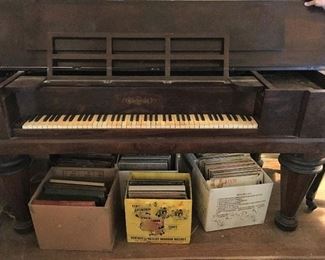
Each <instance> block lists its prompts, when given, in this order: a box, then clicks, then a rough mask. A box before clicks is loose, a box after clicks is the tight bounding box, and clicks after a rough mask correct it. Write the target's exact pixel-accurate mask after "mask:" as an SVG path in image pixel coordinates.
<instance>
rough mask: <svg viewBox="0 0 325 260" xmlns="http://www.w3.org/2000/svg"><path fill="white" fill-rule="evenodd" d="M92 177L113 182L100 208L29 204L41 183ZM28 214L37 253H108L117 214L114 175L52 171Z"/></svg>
mask: <svg viewBox="0 0 325 260" xmlns="http://www.w3.org/2000/svg"><path fill="white" fill-rule="evenodd" d="M71 172H73V174H74V175H77V176H78V174H86V175H91V174H95V175H96V176H98V177H99V176H104V177H105V179H107V180H111V181H112V182H113V184H112V186H111V189H110V191H109V194H108V196H107V200H106V203H105V205H104V206H103V207H85V206H58V205H36V204H32V202H33V200H34V199H36V198H37V196H38V195H39V194H40V192H41V191H42V187H43V185H44V184H45V182H46V181H47V180H48V179H49V178H51V176H53V175H55V174H56V173H57V174H61V175H62V174H64V173H66V174H69V173H71ZM28 206H29V209H30V213H31V216H32V219H33V224H34V228H35V232H36V236H37V240H38V244H39V246H40V248H41V249H64V250H96V251H111V250H112V249H113V246H114V241H115V235H116V231H117V217H118V216H117V215H118V214H120V210H119V206H120V194H119V181H118V174H117V171H116V169H115V168H112V169H108V168H68V167H52V168H51V169H50V171H49V172H48V174H47V175H46V177H45V178H44V180H43V181H42V182H41V184H40V185H39V187H38V188H37V190H36V192H35V193H34V195H33V196H32V198H31V200H30V202H29V204H28Z"/></svg>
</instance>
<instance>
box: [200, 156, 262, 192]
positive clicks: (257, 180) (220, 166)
mask: <svg viewBox="0 0 325 260" xmlns="http://www.w3.org/2000/svg"><path fill="white" fill-rule="evenodd" d="M197 156H198V157H199V159H198V166H199V168H200V170H201V172H202V173H203V176H204V178H205V179H206V180H207V183H208V185H209V187H210V188H222V187H230V186H243V185H254V184H261V183H264V175H263V170H262V169H261V168H260V167H259V166H258V165H257V164H256V163H255V161H254V160H253V159H252V158H251V157H250V155H249V154H239V153H232V154H231V153H230V154H228V153H222V154H211V153H206V154H198V155H197Z"/></svg>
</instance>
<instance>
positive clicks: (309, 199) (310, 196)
mask: <svg viewBox="0 0 325 260" xmlns="http://www.w3.org/2000/svg"><path fill="white" fill-rule="evenodd" d="M324 173H325V168H324V169H323V171H322V172H320V173H318V174H317V176H316V177H315V179H314V180H313V183H312V184H311V186H310V188H309V190H308V192H307V195H306V204H307V206H308V209H309V210H310V211H313V210H315V209H316V208H317V205H316V203H315V201H314V199H315V196H316V193H317V190H318V187H319V185H320V183H321V181H322V179H323V176H324Z"/></svg>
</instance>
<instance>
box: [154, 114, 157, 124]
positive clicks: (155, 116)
mask: <svg viewBox="0 0 325 260" xmlns="http://www.w3.org/2000/svg"><path fill="white" fill-rule="evenodd" d="M154 118H155V121H156V122H157V121H158V115H157V114H155V115H154Z"/></svg>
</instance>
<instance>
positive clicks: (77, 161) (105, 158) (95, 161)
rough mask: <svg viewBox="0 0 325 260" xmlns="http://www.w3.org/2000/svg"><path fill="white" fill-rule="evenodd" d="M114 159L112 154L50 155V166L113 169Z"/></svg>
mask: <svg viewBox="0 0 325 260" xmlns="http://www.w3.org/2000/svg"><path fill="white" fill-rule="evenodd" d="M116 157H117V156H116V155H113V154H63V155H52V156H51V164H52V166H59V167H86V168H113V167H114V166H115V162H116Z"/></svg>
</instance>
